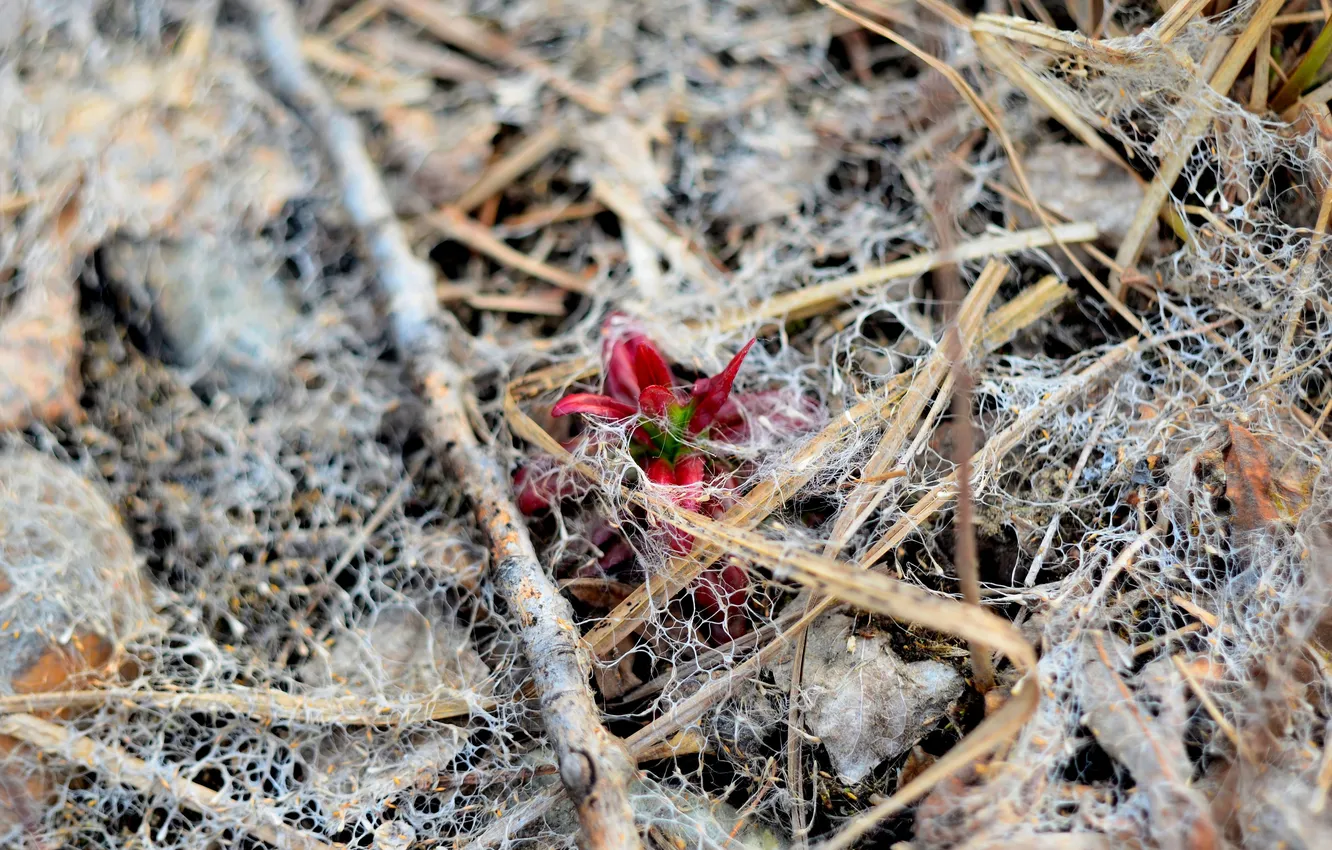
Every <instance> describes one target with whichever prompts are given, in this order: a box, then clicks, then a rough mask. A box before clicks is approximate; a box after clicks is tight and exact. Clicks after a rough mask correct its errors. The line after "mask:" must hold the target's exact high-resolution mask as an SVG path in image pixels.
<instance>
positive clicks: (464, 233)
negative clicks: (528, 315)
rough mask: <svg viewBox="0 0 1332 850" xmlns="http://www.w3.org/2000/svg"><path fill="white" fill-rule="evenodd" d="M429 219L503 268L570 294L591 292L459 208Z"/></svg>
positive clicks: (578, 278) (586, 287)
mask: <svg viewBox="0 0 1332 850" xmlns="http://www.w3.org/2000/svg"><path fill="white" fill-rule="evenodd" d="M426 219H427V220H428V221H429V222H430V223H431V224H433V225H435V226H436V227H438V228H439V229H440V230H441V231H443V232H444V233H445V234H446V235H448V236H450V237H452V238H454V239H457V240H458V241H459V242H461V243H463V244H464V245H466V246H467V247H468V248H471V249H472V250H474V251H478V252H480V253H482V254H485V255H486V256H487V257H490V258H491V259H492V260H494V261H495V262H497V263H500V264H501V265H505V266H509V267H510V268H513V269H517V270H518V271H520V272H522V273H523V274H528V275H531V276H532V277H534V278H537V279H538V280H544V281H545V282H546V283H551V284H554V285H555V286H558V287H559V288H560V289H564V290H567V291H569V292H577V293H580V294H583V293H586V292H587V291H588V284H587V281H585V280H583V279H582V278H580V277H578V276H577V275H574V274H570V273H569V272H566V271H563V270H562V269H557V268H555V267H554V266H551V265H548V264H547V263H543V262H541V261H540V260H534V259H532V258H531V257H529V256H527V255H526V254H524V253H522V252H521V251H517V250H515V249H513V248H510V247H509V246H508V245H506V244H505V243H504V242H503V240H501V239H498V238H496V237H495V235H494V234H493V233H491V232H490V228H489V227H486V226H485V225H484V224H481V223H480V222H478V221H476V220H475V219H471V218H468V217H467V216H465V215H463V214H462V213H461V212H459V211H458V210H456V209H453V208H451V207H445V208H444V209H442V210H439V211H438V212H434V213H430V214H429V215H427V216H426Z"/></svg>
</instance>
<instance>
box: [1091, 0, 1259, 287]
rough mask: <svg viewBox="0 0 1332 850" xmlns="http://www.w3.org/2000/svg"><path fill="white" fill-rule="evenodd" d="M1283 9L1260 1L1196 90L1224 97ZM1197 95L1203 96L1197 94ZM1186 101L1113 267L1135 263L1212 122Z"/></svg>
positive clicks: (1204, 110)
mask: <svg viewBox="0 0 1332 850" xmlns="http://www.w3.org/2000/svg"><path fill="white" fill-rule="evenodd" d="M1283 5H1284V3H1283V2H1282V0H1262V2H1260V3H1259V4H1258V6H1257V7H1256V8H1255V10H1254V13H1253V16H1252V17H1251V18H1250V19H1249V22H1248V24H1247V25H1246V26H1245V28H1244V31H1243V32H1242V33H1241V34H1240V36H1239V38H1238V39H1237V40H1236V41H1235V43H1234V44H1233V45H1232V46H1231V48H1230V50H1229V52H1227V54H1226V57H1225V59H1224V60H1223V61H1222V62H1221V66H1220V67H1219V68H1218V69H1217V71H1216V73H1214V74H1213V75H1212V77H1211V79H1210V80H1209V81H1207V82H1206V83H1204V82H1203V81H1201V80H1199V81H1198V86H1199V87H1200V88H1202V87H1205V86H1210V87H1211V88H1212V89H1213V90H1214V91H1215V92H1216V94H1219V95H1221V96H1225V95H1226V94H1227V93H1228V92H1229V91H1230V87H1231V86H1233V85H1234V84H1235V79H1236V78H1237V77H1238V76H1239V72H1240V69H1241V68H1243V67H1244V63H1245V62H1247V61H1248V58H1249V56H1250V55H1251V54H1252V53H1253V51H1254V48H1255V47H1257V45H1258V42H1259V40H1260V39H1261V38H1262V35H1263V33H1264V32H1266V31H1267V30H1268V28H1269V27H1270V26H1271V25H1272V18H1274V17H1275V16H1276V13H1277V12H1278V11H1280V10H1281V7H1282V6H1283ZM1199 94H1200V95H1201V94H1203V92H1201V91H1200V92H1199ZM1186 101H1192V102H1193V103H1195V104H1196V109H1195V111H1194V112H1193V114H1192V115H1191V116H1190V117H1189V120H1188V121H1187V122H1186V123H1185V125H1184V128H1183V130H1182V131H1181V132H1180V133H1179V136H1178V140H1177V141H1176V142H1175V143H1174V144H1172V145H1171V147H1170V154H1169V155H1168V156H1167V157H1166V158H1165V160H1163V161H1162V162H1161V165H1160V167H1159V168H1158V169H1157V173H1156V177H1155V178H1154V179H1153V180H1152V182H1151V184H1150V185H1148V187H1147V194H1146V196H1145V197H1144V198H1143V201H1142V204H1141V205H1140V206H1139V207H1138V211H1137V213H1136V214H1135V215H1134V217H1133V222H1132V224H1131V225H1130V226H1129V229H1128V231H1127V232H1126V233H1125V235H1124V239H1123V241H1122V242H1121V243H1120V245H1119V250H1118V251H1117V252H1116V253H1115V263H1116V264H1117V265H1118V266H1119V267H1121V268H1125V269H1127V268H1130V267H1131V266H1133V265H1134V264H1135V263H1137V262H1138V258H1139V256H1141V254H1142V248H1143V245H1144V244H1145V243H1146V241H1147V234H1148V230H1149V229H1150V228H1151V227H1152V226H1153V225H1154V224H1155V222H1156V217H1157V215H1158V214H1159V213H1160V211H1161V205H1162V204H1164V203H1165V202H1166V199H1167V198H1169V196H1170V188H1171V186H1173V185H1174V183H1175V179H1176V178H1177V177H1179V174H1180V172H1181V171H1182V170H1183V169H1184V164H1185V163H1186V162H1187V161H1188V159H1189V157H1190V156H1192V155H1193V148H1194V146H1195V145H1197V143H1198V140H1199V139H1200V138H1202V134H1203V131H1204V130H1205V129H1206V128H1207V125H1208V123H1209V122H1210V121H1211V120H1212V108H1211V106H1210V105H1209V101H1208V100H1207V98H1206V97H1191V98H1186ZM1116 278H1117V282H1116V284H1115V295H1116V297H1120V296H1122V295H1123V291H1124V285H1123V279H1122V276H1119V275H1116Z"/></svg>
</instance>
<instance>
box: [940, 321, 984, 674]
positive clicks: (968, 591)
mask: <svg viewBox="0 0 1332 850" xmlns="http://www.w3.org/2000/svg"><path fill="white" fill-rule="evenodd" d="M947 337H948V341H947V347H948V359H949V360H950V361H952V371H953V404H952V408H953V427H952V429H951V433H952V437H953V447H952V450H953V463H954V464H955V465H956V467H957V510H956V511H955V512H954V515H953V541H954V544H953V545H954V553H953V563H954V566H955V568H956V569H957V577H958V583H959V585H960V586H961V588H962V599H963V600H964V601H965V602H966V603H967V604H968V605H975V606H978V607H979V606H980V564H979V557H978V556H977V554H976V528H975V503H974V501H973V499H972V493H971V451H972V447H973V446H974V445H975V443H976V437H975V433H974V431H975V428H974V426H973V423H972V421H971V415H972V414H971V391H972V380H971V370H970V369H969V368H967V363H966V357H965V355H964V354H963V353H962V352H963V348H962V343H961V341H960V340H959V339H958V335H957V326H956V325H955V324H954V325H953V326H951V327H950V328H949V329H948V333H947ZM968 650H969V651H970V653H971V673H972V678H973V680H974V683H975V686H976V690H978V691H980V692H981V693H982V694H984V693H987V692H989V691H990V690H992V689H993V688H994V667H993V666H992V665H991V664H990V655H989V653H988V652H987V651H986V650H985V648H984V647H982V646H980V645H979V644H975V643H972V644H970V645H969V646H968Z"/></svg>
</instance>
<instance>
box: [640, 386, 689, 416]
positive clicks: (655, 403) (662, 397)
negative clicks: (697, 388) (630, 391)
mask: <svg viewBox="0 0 1332 850" xmlns="http://www.w3.org/2000/svg"><path fill="white" fill-rule="evenodd" d="M679 404H683V400H682V399H681V398H680V397H679V396H677V395H676V394H675V393H674V392H672V391H671V390H669V389H667V388H666V387H663V386H660V385H657V386H651V387H645V388H644V389H643V391H642V392H641V393H639V394H638V409H639V410H641V411H643V412H644V413H646V414H647V415H648V416H652V417H655V418H657V419H665V418H666V413H667V411H668V410H670V408H671V405H679Z"/></svg>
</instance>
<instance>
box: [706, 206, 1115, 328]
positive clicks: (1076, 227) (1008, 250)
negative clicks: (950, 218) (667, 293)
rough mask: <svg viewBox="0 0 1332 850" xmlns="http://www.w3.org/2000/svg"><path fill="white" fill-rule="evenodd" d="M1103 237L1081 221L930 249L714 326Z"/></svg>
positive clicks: (805, 310) (798, 311)
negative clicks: (953, 266) (947, 267)
mask: <svg viewBox="0 0 1332 850" xmlns="http://www.w3.org/2000/svg"><path fill="white" fill-rule="evenodd" d="M1099 235H1100V234H1099V233H1098V231H1097V230H1096V225H1094V224H1091V223H1090V222H1076V223H1073V224H1060V225H1054V226H1053V227H1052V228H1044V227H1036V228H1032V229H1030V230H1018V231H1015V232H1013V233H1006V234H1004V235H1002V236H982V237H980V238H978V239H973V240H971V241H969V242H963V243H961V244H960V245H958V246H956V247H955V248H954V249H953V250H952V251H927V252H925V253H923V254H917V255H916V256H913V257H908V258H906V259H904V260H897V261H895V262H891V263H887V264H885V265H882V266H879V267H877V268H871V269H866V270H865V271H862V272H858V273H856V274H853V275H848V276H846V277H840V278H837V279H835V280H830V281H827V282H825V283H818V284H814V285H812V286H806V287H804V288H803V289H797V290H795V291H793V292H784V293H782V294H781V295H775V296H773V297H772V298H769V299H766V300H765V301H763V302H761V303H759V304H754V305H751V306H749V307H746V308H744V309H742V310H736V311H733V312H731V313H725V314H723V315H722V317H721V318H719V319H718V320H717V321H716V322H715V323H713V324H712V325H710V326H709V327H710V329H712V330H720V331H728V330H734V329H736V328H741V327H745V326H747V325H749V324H751V323H753V321H754V320H755V319H758V318H773V319H775V318H784V319H786V320H787V321H794V320H796V319H804V318H808V317H810V316H814V315H817V314H819V313H822V312H824V311H825V310H827V309H828V308H829V307H831V306H833V305H835V304H838V303H840V302H842V301H845V300H847V299H849V298H851V297H853V296H854V295H855V294H856V293H857V292H861V291H863V290H867V289H869V288H870V287H872V286H878V285H880V284H884V283H888V282H890V281H895V280H905V279H907V278H913V277H916V276H918V275H922V274H925V273H926V272H929V271H933V270H934V269H937V268H939V267H940V266H942V265H944V264H946V263H965V262H970V261H972V260H981V259H985V258H986V257H998V256H1003V255H1006V254H1014V253H1017V252H1019V251H1026V250H1030V249H1033V248H1047V247H1049V246H1050V245H1052V244H1055V243H1067V244H1073V243H1080V242H1094V241H1095V240H1096V239H1097V238H1099Z"/></svg>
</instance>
